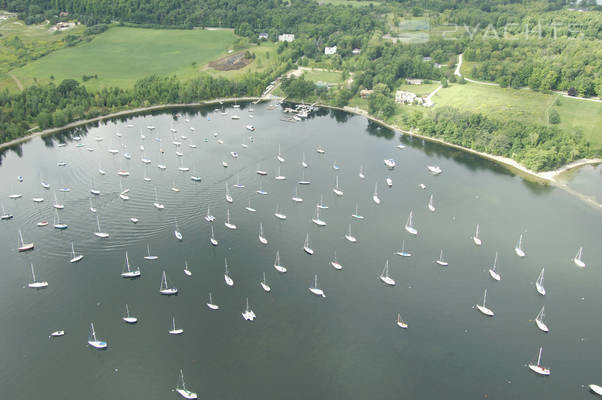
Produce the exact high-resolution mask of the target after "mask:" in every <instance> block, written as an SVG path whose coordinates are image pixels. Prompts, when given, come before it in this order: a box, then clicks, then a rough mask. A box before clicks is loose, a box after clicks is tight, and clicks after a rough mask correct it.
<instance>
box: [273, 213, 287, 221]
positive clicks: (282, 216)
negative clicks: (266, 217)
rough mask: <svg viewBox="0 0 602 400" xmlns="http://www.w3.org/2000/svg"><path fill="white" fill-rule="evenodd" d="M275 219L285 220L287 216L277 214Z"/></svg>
mask: <svg viewBox="0 0 602 400" xmlns="http://www.w3.org/2000/svg"><path fill="white" fill-rule="evenodd" d="M274 217H276V218H278V219H281V220H285V219H286V215H284V214H280V213H275V214H274Z"/></svg>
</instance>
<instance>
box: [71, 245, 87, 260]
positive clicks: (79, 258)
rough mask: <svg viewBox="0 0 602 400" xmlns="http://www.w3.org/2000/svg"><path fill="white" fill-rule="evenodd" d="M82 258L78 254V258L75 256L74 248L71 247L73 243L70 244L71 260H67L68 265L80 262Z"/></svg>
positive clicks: (82, 256)
mask: <svg viewBox="0 0 602 400" xmlns="http://www.w3.org/2000/svg"><path fill="white" fill-rule="evenodd" d="M83 258H84V255H83V254H80V255H78V256H76V255H75V248H74V247H73V242H71V260H69V262H70V263H72V264H73V263H76V262H79V261H81V260H82V259H83Z"/></svg>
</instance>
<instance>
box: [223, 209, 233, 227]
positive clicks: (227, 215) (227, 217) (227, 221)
mask: <svg viewBox="0 0 602 400" xmlns="http://www.w3.org/2000/svg"><path fill="white" fill-rule="evenodd" d="M224 225H225V226H226V228H228V229H236V225H234V224H233V223H231V222H230V209H227V210H226V222H224Z"/></svg>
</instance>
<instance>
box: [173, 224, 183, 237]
mask: <svg viewBox="0 0 602 400" xmlns="http://www.w3.org/2000/svg"><path fill="white" fill-rule="evenodd" d="M173 234H174V236H175V237H176V239H178V240H180V241H181V240H182V238H183V236H182V232H180V229H178V221H176V228H175V229H174V231H173Z"/></svg>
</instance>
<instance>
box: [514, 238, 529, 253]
mask: <svg viewBox="0 0 602 400" xmlns="http://www.w3.org/2000/svg"><path fill="white" fill-rule="evenodd" d="M514 252H515V253H516V255H517V256H519V257H521V258H522V257H524V256H526V254H525V252H524V250H523V235H522V233H521V235H520V237H519V238H518V243H517V244H516V247H515V248H514Z"/></svg>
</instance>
